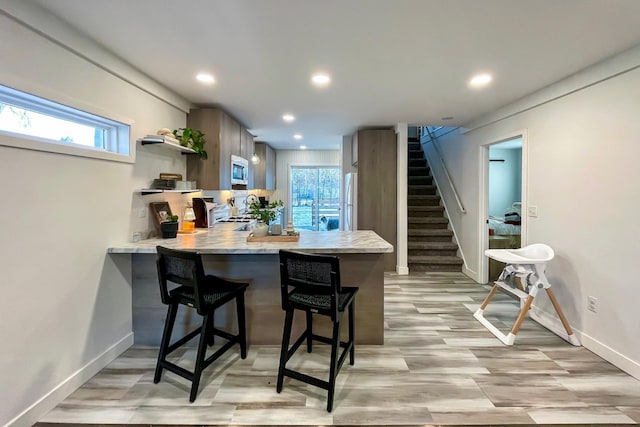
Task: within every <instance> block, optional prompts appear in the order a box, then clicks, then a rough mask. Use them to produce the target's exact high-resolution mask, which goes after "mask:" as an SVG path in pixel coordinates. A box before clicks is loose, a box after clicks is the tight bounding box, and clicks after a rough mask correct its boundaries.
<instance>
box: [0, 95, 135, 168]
mask: <svg viewBox="0 0 640 427" xmlns="http://www.w3.org/2000/svg"><path fill="white" fill-rule="evenodd" d="M0 133H4V134H5V135H7V136H9V138H1V139H0V144H2V145H7V146H12V147H18V148H26V149H32V150H38V151H49V152H55V153H63V154H70V155H74V156H83V157H92V158H100V159H107V160H116V161H126V162H129V161H131V160H133V158H134V157H133V156H132V153H131V146H132V142H131V128H130V126H129V125H128V124H125V123H122V122H119V121H114V120H111V119H108V118H105V117H102V116H97V115H95V114H91V113H89V112H87V111H83V110H78V109H76V108H73V107H69V106H66V105H63V104H59V103H57V102H54V101H50V100H48V99H45V98H41V97H39V96H36V95H31V94H29V93H26V92H22V91H19V90H16V89H13V88H10V87H7V86H2V85H0ZM112 154H116V155H117V156H113V155H112ZM120 156H123V157H120ZM125 156H126V157H125Z"/></svg>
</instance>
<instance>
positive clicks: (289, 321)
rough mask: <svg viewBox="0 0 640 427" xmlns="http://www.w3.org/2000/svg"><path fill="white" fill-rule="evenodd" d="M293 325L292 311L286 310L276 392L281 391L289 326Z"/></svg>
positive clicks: (287, 349) (289, 332) (287, 347)
mask: <svg viewBox="0 0 640 427" xmlns="http://www.w3.org/2000/svg"><path fill="white" fill-rule="evenodd" d="M292 323H293V309H289V310H287V314H286V316H285V319H284V331H283V332H282V347H281V348H280V366H279V367H278V382H277V384H276V391H277V392H278V393H280V392H281V391H282V383H283V382H284V368H285V365H286V364H287V354H288V353H289V339H290V338H291V325H292Z"/></svg>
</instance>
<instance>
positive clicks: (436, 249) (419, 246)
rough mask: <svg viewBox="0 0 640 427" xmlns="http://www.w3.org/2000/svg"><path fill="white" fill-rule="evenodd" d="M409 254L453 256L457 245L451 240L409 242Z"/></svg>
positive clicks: (456, 251) (456, 250)
mask: <svg viewBox="0 0 640 427" xmlns="http://www.w3.org/2000/svg"><path fill="white" fill-rule="evenodd" d="M407 249H408V255H409V256H445V257H453V256H456V255H457V253H458V245H456V244H455V243H453V242H409V244H408V248H407Z"/></svg>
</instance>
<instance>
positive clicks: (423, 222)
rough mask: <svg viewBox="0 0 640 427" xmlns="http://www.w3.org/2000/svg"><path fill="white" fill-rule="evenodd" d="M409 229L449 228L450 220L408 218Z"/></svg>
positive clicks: (431, 217)
mask: <svg viewBox="0 0 640 427" xmlns="http://www.w3.org/2000/svg"><path fill="white" fill-rule="evenodd" d="M407 220H408V224H407V226H408V228H409V229H411V228H419V229H423V230H424V229H428V228H447V225H449V220H448V219H447V218H442V217H433V216H427V217H411V216H410V217H408V218H407Z"/></svg>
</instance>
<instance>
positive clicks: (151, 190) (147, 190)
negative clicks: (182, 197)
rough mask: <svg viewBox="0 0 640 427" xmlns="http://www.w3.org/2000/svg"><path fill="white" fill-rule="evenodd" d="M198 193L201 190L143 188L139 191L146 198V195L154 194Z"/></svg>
mask: <svg viewBox="0 0 640 427" xmlns="http://www.w3.org/2000/svg"><path fill="white" fill-rule="evenodd" d="M198 191H202V189H195V190H161V189H157V188H143V189H142V190H140V193H141V194H142V195H143V196H146V195H147V194H156V193H182V194H187V193H197V192H198Z"/></svg>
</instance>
